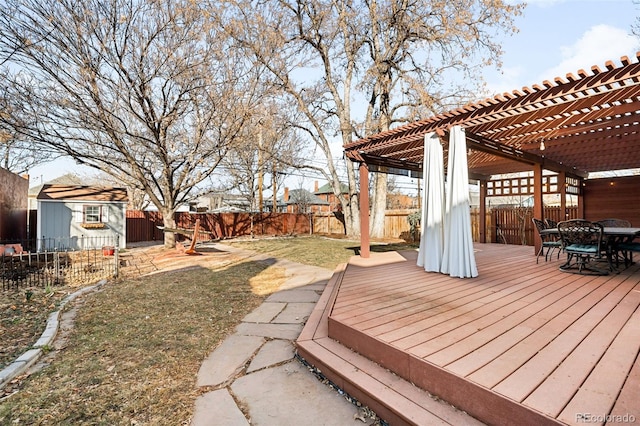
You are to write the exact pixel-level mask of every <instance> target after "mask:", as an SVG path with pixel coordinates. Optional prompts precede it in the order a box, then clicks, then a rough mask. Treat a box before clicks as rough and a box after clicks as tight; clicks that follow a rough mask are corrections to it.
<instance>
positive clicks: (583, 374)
mask: <svg viewBox="0 0 640 426" xmlns="http://www.w3.org/2000/svg"><path fill="white" fill-rule="evenodd" d="M629 293H630V294H628V297H625V298H623V299H621V300H620V302H619V303H618V304H617V305H616V306H615V307H613V309H612V310H611V311H610V312H609V313H607V314H606V315H605V316H604V319H603V320H602V321H600V322H599V323H598V324H597V325H596V326H595V327H594V328H593V329H592V330H591V332H590V333H589V334H588V335H587V336H586V337H585V339H584V340H582V341H581V342H580V344H579V345H577V346H576V347H575V350H574V351H573V352H572V353H571V354H570V355H569V356H567V358H565V359H564V360H563V361H562V362H561V363H560V364H559V366H558V367H557V368H556V369H555V370H554V371H553V373H551V374H550V375H549V376H548V377H547V378H546V379H545V380H544V382H543V383H541V384H540V386H538V387H537V388H536V389H535V391H533V392H532V393H531V394H530V395H529V396H528V397H527V398H526V399H525V400H524V404H526V405H528V406H530V407H535V408H536V409H537V410H540V411H542V412H544V413H547V414H549V415H551V416H553V417H556V416H558V415H559V414H560V412H561V411H562V409H564V407H565V406H566V405H567V404H568V402H569V401H570V400H571V398H572V397H573V395H574V394H575V392H576V389H579V388H580V387H581V386H582V384H583V382H584V381H585V379H586V378H587V377H588V376H589V374H590V373H591V371H592V370H593V369H594V368H596V366H597V365H598V362H599V360H600V359H601V358H602V356H603V354H604V353H605V352H606V350H607V349H608V348H609V345H610V344H611V342H612V341H613V339H614V338H615V335H616V334H617V333H615V332H612V330H616V331H617V330H620V329H621V328H623V327H624V325H625V324H626V323H627V322H628V321H629V319H630V318H631V316H632V314H633V312H634V311H635V310H636V309H637V308H638V305H639V304H640V293H638V292H633V291H629ZM634 359H635V356H634ZM627 370H628V369H627ZM600 397H601V398H602V399H603V400H604V399H606V398H607V395H606V394H601V395H600ZM609 397H610V398H612V399H613V400H614V401H615V397H617V392H616V395H615V396H611V395H609ZM614 401H611V405H610V407H612V406H613V402H614Z"/></svg>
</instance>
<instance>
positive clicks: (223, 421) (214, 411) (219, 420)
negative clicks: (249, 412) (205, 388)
mask: <svg viewBox="0 0 640 426" xmlns="http://www.w3.org/2000/svg"><path fill="white" fill-rule="evenodd" d="M191 424H198V425H202V426H209V425H210V426H214V425H225V426H248V425H249V422H248V421H247V419H246V418H245V417H244V414H242V411H240V409H239V408H238V406H237V405H236V402H235V401H234V400H233V398H232V397H231V395H229V391H227V390H226V389H218V390H215V391H212V392H207V393H205V394H203V395H200V396H199V397H198V398H197V399H196V408H195V414H194V416H193V419H192V420H191Z"/></svg>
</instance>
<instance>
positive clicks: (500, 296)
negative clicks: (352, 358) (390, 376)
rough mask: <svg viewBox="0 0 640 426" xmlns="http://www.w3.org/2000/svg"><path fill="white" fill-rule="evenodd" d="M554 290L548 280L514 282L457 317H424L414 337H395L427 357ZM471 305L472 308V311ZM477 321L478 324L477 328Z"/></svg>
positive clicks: (479, 301)
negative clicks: (529, 299) (527, 298)
mask: <svg viewBox="0 0 640 426" xmlns="http://www.w3.org/2000/svg"><path fill="white" fill-rule="evenodd" d="M554 289H555V286H553V285H551V284H550V283H549V282H548V281H547V282H544V281H538V280H537V279H533V281H524V282H522V283H521V284H516V285H512V286H510V287H509V288H505V289H503V290H502V291H499V292H495V293H494V294H492V295H490V296H488V297H485V298H482V299H479V300H477V301H476V302H475V303H476V304H480V306H475V307H474V306H468V307H466V309H459V310H457V311H456V312H455V313H456V315H455V316H451V315H448V316H447V318H444V319H446V321H443V318H430V319H425V320H422V321H420V322H419V323H416V326H414V327H412V328H411V332H412V335H411V336H407V337H405V338H402V339H399V340H394V341H393V343H394V345H397V346H398V347H402V348H407V349H408V350H410V351H411V353H413V354H414V355H416V356H418V357H421V358H422V357H425V356H427V355H429V354H431V353H433V352H434V351H437V350H439V349H442V348H443V347H446V345H447V344H451V343H455V341H456V340H458V339H462V338H464V337H466V336H468V335H469V333H473V332H475V331H477V328H478V327H480V328H482V327H484V326H486V325H487V324H490V323H493V322H495V321H496V320H498V319H499V318H501V317H502V316H504V315H508V314H509V313H511V312H515V311H518V310H520V309H523V308H525V307H526V306H527V305H528V303H527V302H525V301H523V300H522V299H523V298H524V297H525V296H529V295H531V294H534V293H539V292H543V293H544V292H549V291H553V290H554ZM469 307H471V308H472V309H471V310H469V309H468V308H469ZM474 324H476V330H475V331H474ZM427 326H428V327H427ZM456 329H458V330H457V331H458V332H457V333H454V332H452V331H453V330H456ZM408 332H409V330H406V331H404V334H407V333H408ZM440 336H444V337H442V338H441V340H440V343H439V345H438V344H433V342H431V340H432V339H435V338H438V337H440ZM390 337H391V336H389V337H388V335H383V336H380V338H383V339H389V340H391V338H390ZM394 337H395V336H394ZM442 339H446V340H442Z"/></svg>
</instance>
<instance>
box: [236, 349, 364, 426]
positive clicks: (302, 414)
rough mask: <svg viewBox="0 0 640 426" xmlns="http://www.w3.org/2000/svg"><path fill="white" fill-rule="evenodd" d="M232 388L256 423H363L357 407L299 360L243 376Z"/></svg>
mask: <svg viewBox="0 0 640 426" xmlns="http://www.w3.org/2000/svg"><path fill="white" fill-rule="evenodd" d="M231 391H232V392H233V394H234V395H235V396H236V398H238V399H239V400H240V401H241V403H243V404H244V405H246V406H247V407H248V408H249V416H250V417H251V424H253V425H305V426H310V425H313V426H321V425H327V426H337V425H351V424H352V425H358V424H359V425H363V424H364V423H362V422H359V421H357V420H355V416H356V415H357V413H358V410H357V408H356V407H355V406H354V405H353V404H350V403H349V402H347V401H346V400H345V399H344V397H342V396H341V395H340V394H338V392H337V391H335V390H333V389H330V388H328V387H327V386H326V385H324V384H322V383H321V382H320V381H319V380H318V379H316V378H315V377H314V376H313V375H312V374H310V373H309V372H308V371H307V370H306V368H305V367H303V366H302V365H301V364H300V363H299V362H297V361H291V362H289V363H287V364H284V365H281V366H279V367H274V368H268V369H265V370H260V371H258V372H256V373H253V374H248V375H246V376H243V377H240V378H239V379H237V380H236V381H234V382H233V384H232V385H231Z"/></svg>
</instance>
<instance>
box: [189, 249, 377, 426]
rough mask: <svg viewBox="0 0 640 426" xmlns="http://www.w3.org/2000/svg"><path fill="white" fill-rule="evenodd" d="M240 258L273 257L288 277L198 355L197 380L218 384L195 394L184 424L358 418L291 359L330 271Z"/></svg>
mask: <svg viewBox="0 0 640 426" xmlns="http://www.w3.org/2000/svg"><path fill="white" fill-rule="evenodd" d="M218 247H220V249H221V250H223V249H226V247H225V248H223V246H218ZM233 251H234V252H235V253H240V252H241V250H237V249H233ZM247 257H251V258H252V259H256V260H258V259H261V260H267V261H269V262H270V263H273V262H275V264H277V266H279V267H283V268H285V269H286V274H287V275H288V277H289V278H288V279H287V280H286V281H285V283H284V284H283V285H282V286H281V287H280V290H279V291H278V292H276V293H274V294H272V295H270V296H269V297H268V298H267V299H266V300H265V302H264V303H263V304H262V305H261V306H260V307H258V308H257V309H256V310H254V311H253V312H252V313H250V314H248V315H246V316H245V317H244V318H243V320H242V323H240V324H239V325H238V326H237V327H236V330H235V334H233V335H232V336H230V337H228V338H227V339H226V340H225V341H224V342H223V343H222V344H221V345H220V346H219V347H218V348H216V349H215V350H214V351H213V353H212V354H211V356H210V357H208V358H207V359H206V360H205V361H204V362H203V364H202V366H201V368H200V373H198V386H219V387H220V389H217V390H215V391H212V392H207V393H205V394H203V395H202V396H200V397H199V398H198V400H197V401H196V406H195V412H194V416H193V419H192V422H191V426H209V425H225V426H227V425H231V426H236V425H238V426H245V425H247V424H251V425H267V426H271V425H273V426H289V425H305V426H316V425H317V426H322V425H331V426H334V425H341V426H343V425H344V426H350V425H353V426H363V425H365V423H363V421H361V419H358V418H356V415H357V414H358V408H357V407H356V406H354V405H353V404H351V403H350V402H349V401H347V400H346V399H345V398H344V397H343V396H342V395H340V394H339V393H338V392H337V391H336V390H335V389H333V388H331V387H329V386H327V385H326V384H323V383H322V382H320V381H319V380H318V379H317V378H316V377H315V376H314V375H313V374H312V373H311V372H310V371H309V370H308V369H307V368H306V367H304V366H303V365H302V364H301V363H300V362H299V361H298V360H297V359H295V343H294V342H295V340H296V339H297V338H298V336H299V335H300V332H301V331H302V328H303V327H304V323H305V322H306V319H307V317H308V316H309V315H310V314H311V312H312V311H313V309H314V308H315V305H316V302H317V301H318V299H319V298H320V294H321V293H322V291H323V290H324V288H325V287H326V285H327V282H328V280H329V279H330V278H331V271H328V270H326V269H323V268H315V267H310V266H307V265H301V264H297V263H293V262H290V261H287V260H279V259H278V260H274V259H273V258H269V257H267V256H264V255H256V254H255V253H251V252H249V254H247ZM250 339H253V340H250ZM233 358H235V360H233ZM249 360H250V362H248V361H249ZM223 386H224V387H223ZM239 407H242V410H240V408H239ZM243 413H244V414H243ZM245 415H246V416H247V418H245V417H244V416H245ZM240 416H242V418H240Z"/></svg>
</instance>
